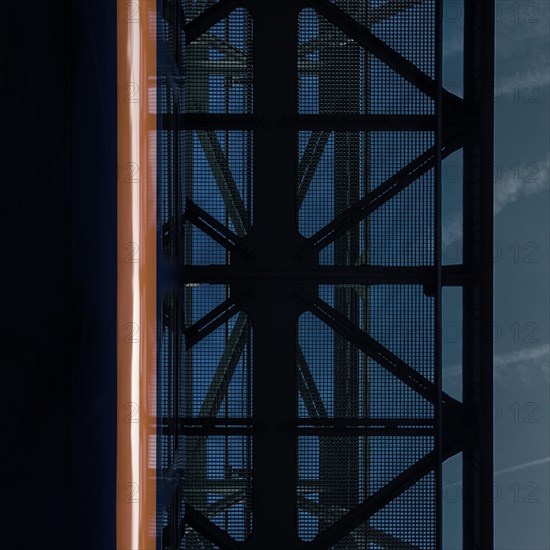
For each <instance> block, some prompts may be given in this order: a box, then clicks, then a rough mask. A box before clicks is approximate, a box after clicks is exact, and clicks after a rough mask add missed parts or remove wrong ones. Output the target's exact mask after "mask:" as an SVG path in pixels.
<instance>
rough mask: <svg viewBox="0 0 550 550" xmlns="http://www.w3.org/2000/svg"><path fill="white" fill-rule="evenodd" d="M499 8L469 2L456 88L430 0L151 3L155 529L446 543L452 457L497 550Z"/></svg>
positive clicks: (183, 538)
mask: <svg viewBox="0 0 550 550" xmlns="http://www.w3.org/2000/svg"><path fill="white" fill-rule="evenodd" d="M493 8H494V6H493V2H491V1H488V0H464V15H465V17H464V59H463V66H464V93H463V97H462V98H461V97H458V96H456V95H453V94H452V93H450V92H449V91H447V90H446V89H444V88H443V86H442V64H443V56H442V25H443V23H442V21H443V7H442V5H441V4H440V3H439V2H438V1H436V0H387V1H385V2H382V1H374V0H372V1H371V0H365V1H360V0H333V1H331V0H277V1H276V2H268V1H266V0H262V1H260V0H219V1H217V2H213V1H209V0H196V1H191V0H179V1H178V0H171V1H168V0H166V1H164V2H159V6H158V13H157V29H158V32H157V36H158V38H157V40H158V44H157V47H158V67H159V68H158V92H157V105H158V115H157V117H158V128H159V132H158V155H157V157H158V182H159V185H158V197H157V203H158V239H157V240H158V266H157V272H158V282H159V290H158V297H159V298H158V304H159V305H158V325H159V329H158V336H157V342H158V356H157V358H158V371H157V372H158V375H157V390H158V392H157V403H158V404H157V408H158V409H157V414H158V427H157V455H158V456H157V471H158V484H157V495H158V497H157V540H158V545H157V548H159V549H161V550H176V549H181V548H186V549H198V548H208V549H214V548H221V549H241V548H242V549H258V550H260V549H261V550H271V549H273V550H275V549H277V550H281V549H285V550H286V549H300V548H304V549H305V548H312V549H313V548H317V549H329V548H332V549H338V550H344V549H346V550H348V549H358V550H359V549H361V550H362V549H365V550H366V549H436V548H437V549H439V548H441V547H442V481H441V480H442V463H443V462H444V461H445V460H446V459H447V458H449V457H451V456H454V455H456V454H458V453H462V464H463V512H462V521H463V546H464V548H483V549H489V548H492V547H493V539H492V536H493V535H492V528H493V527H492V526H493V519H492V201H493V197H492V181H493V175H492V170H493V156H492V148H493V142H492V139H493V120H492V105H493V77H492V74H493V34H494V33H493ZM456 151H461V152H462V158H463V167H464V169H463V182H462V183H463V193H462V194H463V197H462V200H463V205H462V208H463V216H462V217H463V227H462V233H463V261H462V263H461V264H460V265H453V266H448V265H442V253H441V250H442V237H441V234H442V232H441V217H442V215H441V196H442V162H443V161H444V159H445V158H446V157H448V156H449V155H451V154H452V153H454V152H456ZM445 286H454V287H460V288H461V289H462V304H463V311H462V316H463V349H462V361H463V365H462V387H463V395H462V399H457V398H453V397H451V396H450V395H448V394H446V393H445V392H444V391H443V389H442V313H441V311H442V288H443V287H445Z"/></svg>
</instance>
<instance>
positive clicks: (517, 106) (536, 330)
mask: <svg viewBox="0 0 550 550" xmlns="http://www.w3.org/2000/svg"><path fill="white" fill-rule="evenodd" d="M445 7H446V15H447V17H446V22H445V53H446V56H445V71H444V76H445V82H446V85H447V86H448V88H449V89H450V90H452V91H453V92H455V93H457V92H459V91H460V87H461V84H462V82H461V77H460V73H461V68H462V67H461V63H460V57H461V54H462V40H461V39H460V32H461V26H462V23H463V18H462V14H463V12H462V11H461V8H462V2H457V1H455V0H452V1H451V0H446V1H445ZM549 7H550V4H549V2H548V1H538V2H512V1H498V2H497V8H496V68H495V82H496V86H495V218H494V222H495V235H494V240H495V247H494V248H495V263H494V267H495V308H494V313H495V334H494V353H495V356H494V364H495V376H494V403H495V405H494V431H495V438H494V450H495V548H496V549H497V550H535V549H548V548H550V533H549V526H548V518H549V517H550V509H549V479H550V476H549V473H550V459H549V457H550V449H549V435H548V434H549V433H550V425H549V424H550V423H549V402H550V385H549V364H550V359H549V354H550V347H549V332H550V326H549V311H550V303H549V284H548V281H549V235H550V225H549V217H550V216H549V214H550V198H549V190H548V188H549V156H548V155H549V150H550V142H549V135H550V125H549V112H550V111H549V107H550V105H549V103H550V101H549V57H548V56H549V52H550V41H549V35H550V22H549V21H550V19H549V11H550V10H549ZM446 168H447V170H446V171H445V170H444V173H446V174H447V180H448V181H447V182H446V184H447V185H446V186H445V189H446V193H445V198H444V204H445V212H444V222H445V228H444V242H445V245H446V246H447V248H446V250H445V251H444V252H446V254H445V253H444V256H446V258H447V263H457V260H456V258H457V257H459V251H460V242H461V232H460V223H459V220H460V204H459V202H460V201H459V200H457V199H458V192H459V185H458V178H457V170H459V169H460V155H455V156H454V157H453V158H449V159H448V160H447V161H446ZM459 300H460V294H459V293H458V292H457V291H456V290H452V289H449V290H448V291H446V292H445V319H444V323H445V324H446V327H445V334H446V336H447V337H446V340H445V349H444V354H445V361H444V366H445V368H446V376H445V377H444V380H445V387H446V389H447V390H448V391H449V392H450V393H453V392H459V391H460V387H459V376H458V374H459V372H460V371H459V369H460V367H459V364H460V346H461V338H460V333H459V330H458V328H457V327H458V326H459V324H460V321H461V320H460V313H459V309H458V305H459V303H460V302H459ZM459 481H460V459H459V458H455V459H453V460H452V461H449V462H448V463H447V465H446V467H445V480H444V483H445V484H446V492H445V501H446V508H445V512H446V514H445V520H446V521H445V540H446V544H445V548H446V549H447V548H448V549H455V548H459V547H460V543H459V530H458V528H457V526H458V525H459V522H457V521H456V520H457V519H459V516H460V506H461V502H460V487H459V484H458V483H457V482H459Z"/></svg>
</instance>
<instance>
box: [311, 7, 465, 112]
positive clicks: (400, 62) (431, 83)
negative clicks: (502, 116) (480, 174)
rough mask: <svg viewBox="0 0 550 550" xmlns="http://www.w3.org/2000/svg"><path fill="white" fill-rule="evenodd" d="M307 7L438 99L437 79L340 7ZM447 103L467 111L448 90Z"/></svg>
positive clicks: (455, 109)
mask: <svg viewBox="0 0 550 550" xmlns="http://www.w3.org/2000/svg"><path fill="white" fill-rule="evenodd" d="M303 4H304V5H306V6H309V7H311V8H313V9H314V10H316V11H317V12H319V13H320V14H321V15H323V16H324V17H325V18H326V19H327V20H328V21H330V22H331V23H332V24H334V25H335V26H337V27H338V28H339V29H340V30H341V31H342V32H343V33H344V34H346V35H347V36H349V37H350V38H352V39H353V41H354V42H356V43H357V44H359V45H360V46H361V47H363V48H364V49H366V50H368V51H369V52H371V53H372V54H373V55H374V56H376V57H377V58H378V59H380V60H381V61H383V62H384V63H385V64H386V65H388V66H389V67H390V68H392V69H393V70H394V71H396V72H397V73H398V74H400V75H401V76H402V77H403V78H405V79H406V80H408V81H409V82H410V83H411V84H413V85H414V86H416V87H417V88H418V89H419V90H420V91H421V92H423V93H424V94H426V95H427V96H428V97H431V98H432V99H435V98H436V95H437V83H436V82H435V80H434V79H433V78H431V77H430V76H428V75H427V74H426V73H424V72H423V71H421V70H420V69H419V68H418V67H417V66H416V65H414V64H413V63H411V62H410V61H409V60H408V59H405V58H404V57H403V56H401V55H400V54H399V53H397V52H396V51H395V50H394V49H393V48H391V47H390V46H388V45H387V44H386V43H385V42H383V41H382V40H380V39H379V38H378V37H377V36H375V35H374V34H373V33H372V32H370V30H369V29H368V28H367V27H365V26H363V25H361V24H360V23H358V22H357V21H355V20H354V19H353V18H352V17H350V16H349V15H348V14H347V13H346V12H344V11H343V10H342V9H341V8H339V7H338V6H337V5H336V4H334V3H333V2H331V1H330V0H303ZM443 102H444V103H445V106H446V108H447V109H451V110H454V111H457V112H463V111H465V107H464V105H463V103H464V102H463V101H462V99H460V98H459V97H458V96H455V95H454V94H451V93H450V92H448V91H447V90H443Z"/></svg>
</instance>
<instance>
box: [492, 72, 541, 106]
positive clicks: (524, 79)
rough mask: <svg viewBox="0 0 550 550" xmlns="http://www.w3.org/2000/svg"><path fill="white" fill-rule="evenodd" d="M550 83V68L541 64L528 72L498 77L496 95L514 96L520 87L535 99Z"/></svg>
mask: <svg viewBox="0 0 550 550" xmlns="http://www.w3.org/2000/svg"><path fill="white" fill-rule="evenodd" d="M549 83H550V66H549V65H548V64H547V63H541V64H539V65H538V66H536V67H533V68H531V69H528V70H523V71H516V72H515V73H514V74H508V75H504V76H501V77H497V78H496V80H495V88H496V91H495V94H498V93H502V94H503V95H504V94H513V93H515V91H516V89H517V86H518V85H519V86H520V87H521V88H520V89H522V92H523V93H524V94H532V95H533V99H534V98H537V97H538V95H539V93H540V90H539V88H541V87H542V86H546V85H548V84H549Z"/></svg>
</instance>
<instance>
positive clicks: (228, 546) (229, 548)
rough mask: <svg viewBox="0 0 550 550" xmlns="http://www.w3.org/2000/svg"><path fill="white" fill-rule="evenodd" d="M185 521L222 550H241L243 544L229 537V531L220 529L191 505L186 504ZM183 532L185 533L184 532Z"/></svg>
mask: <svg viewBox="0 0 550 550" xmlns="http://www.w3.org/2000/svg"><path fill="white" fill-rule="evenodd" d="M183 521H184V522H185V524H186V525H188V526H189V527H192V528H193V529H194V530H195V531H197V533H199V534H201V535H202V536H203V537H205V538H207V539H208V540H209V541H211V542H213V543H214V544H217V545H218V546H219V547H220V548H221V549H222V550H239V549H240V548H241V543H239V542H237V541H236V540H235V539H234V538H233V537H231V536H229V534H228V533H227V531H224V530H223V529H221V528H220V527H218V526H217V525H216V524H215V523H213V522H212V521H210V520H209V519H208V518H207V517H206V516H205V515H204V514H202V513H201V512H199V511H198V510H197V509H195V508H193V507H192V506H190V505H189V504H185V516H184V520H183ZM181 532H184V531H183V530H182V531H181Z"/></svg>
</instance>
